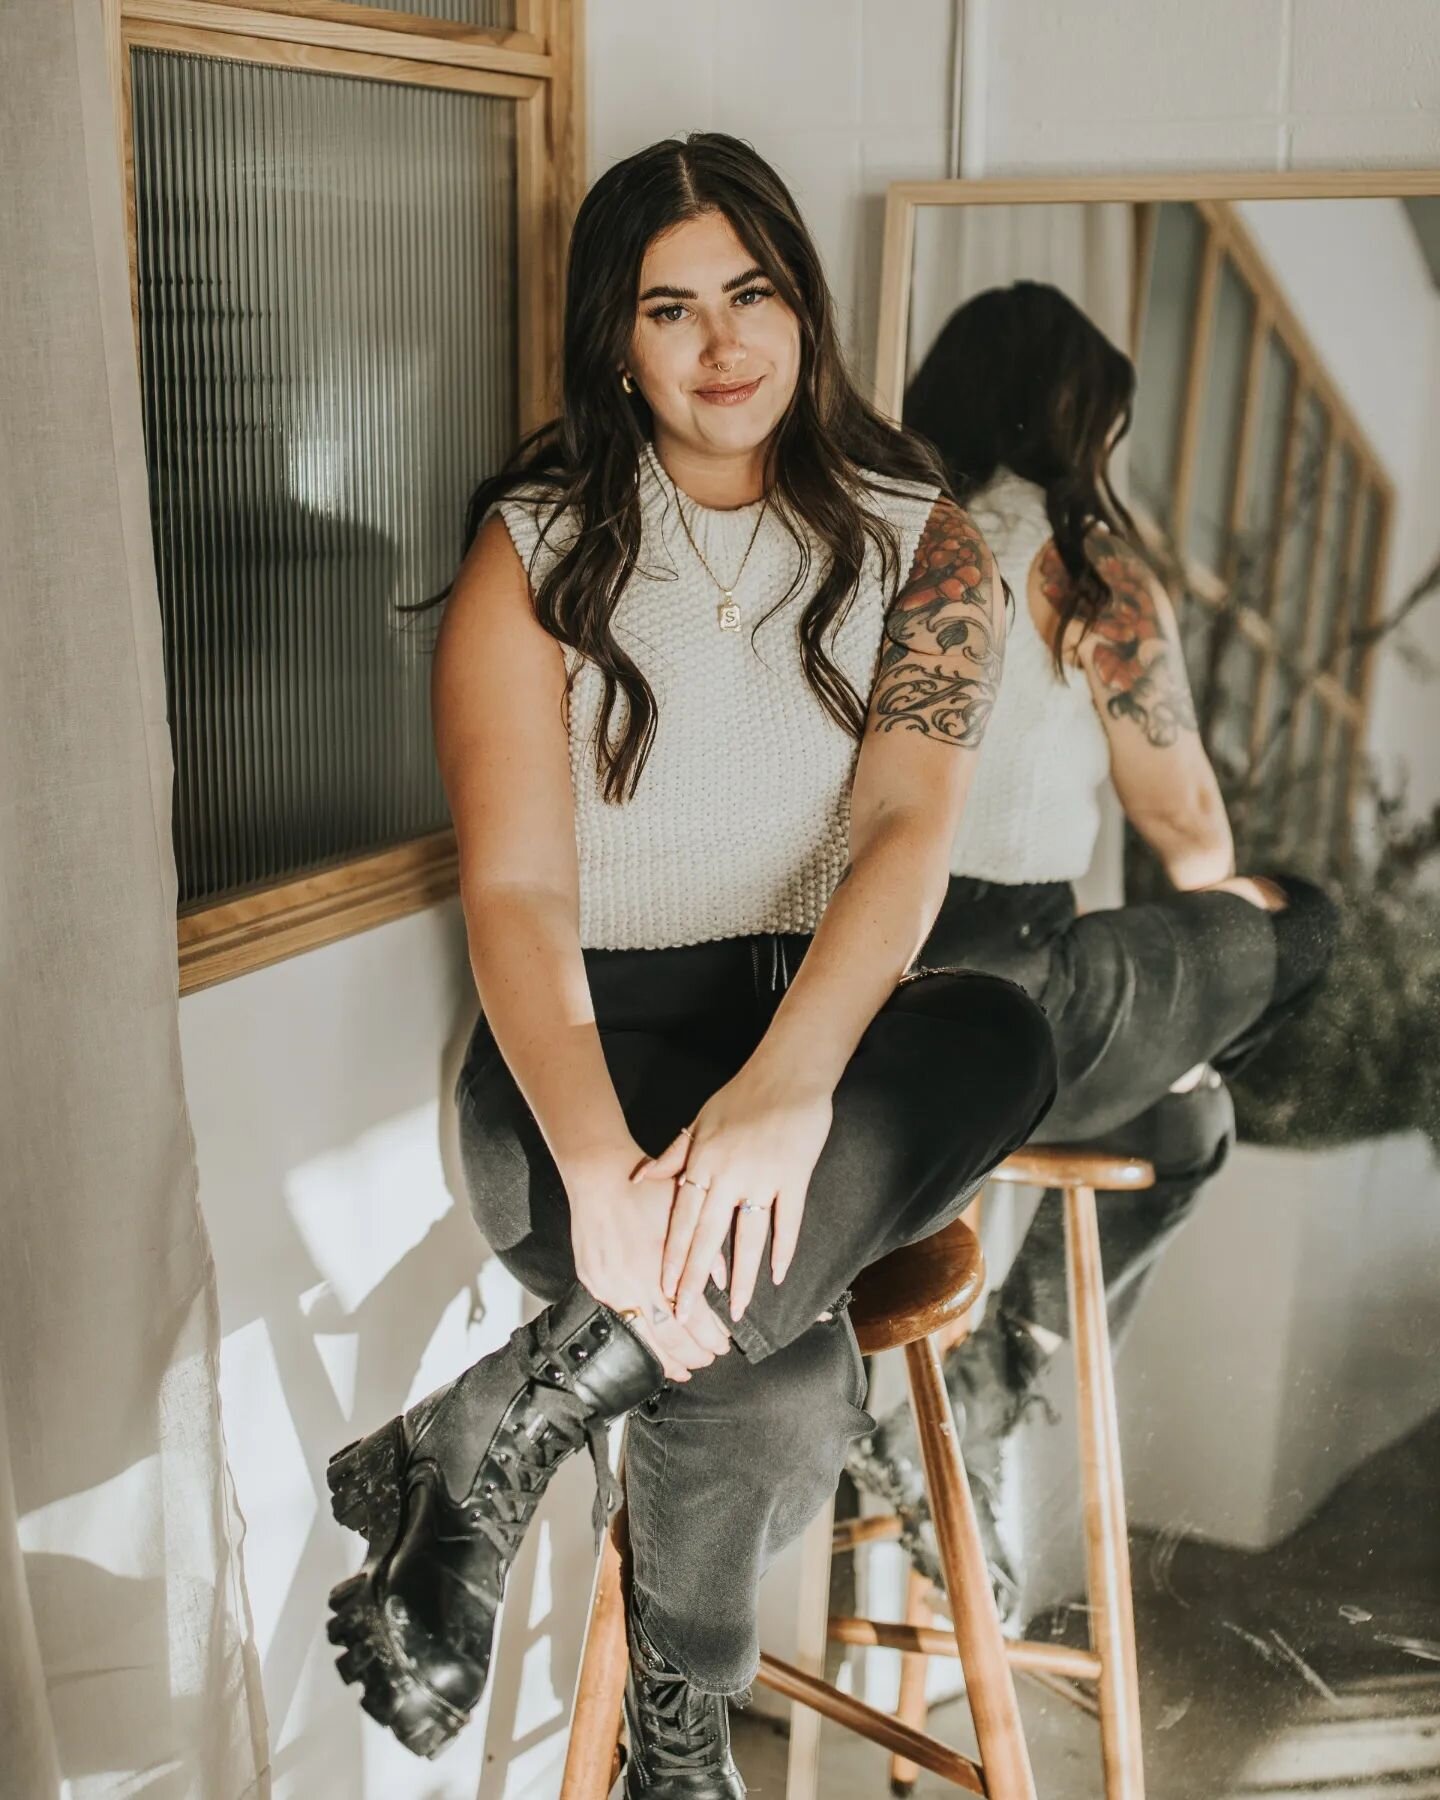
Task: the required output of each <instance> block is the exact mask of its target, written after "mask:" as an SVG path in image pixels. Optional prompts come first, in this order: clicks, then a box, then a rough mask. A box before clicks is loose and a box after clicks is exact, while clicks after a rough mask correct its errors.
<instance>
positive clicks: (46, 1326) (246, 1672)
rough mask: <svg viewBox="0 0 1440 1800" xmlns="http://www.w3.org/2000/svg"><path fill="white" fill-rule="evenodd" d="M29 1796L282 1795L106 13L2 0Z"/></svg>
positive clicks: (13, 1217) (19, 1644)
mask: <svg viewBox="0 0 1440 1800" xmlns="http://www.w3.org/2000/svg"><path fill="white" fill-rule="evenodd" d="M0 31H3V42H4V46H5V53H6V54H5V82H4V87H3V97H0V169H3V170H4V179H3V181H0V326H3V329H0V959H3V960H0V971H3V975H0V979H3V995H0V1172H3V1173H0V1181H3V1194H0V1759H3V1768H0V1791H3V1792H4V1793H5V1794H6V1795H7V1796H11V1795H13V1796H16V1797H17V1800H43V1797H45V1796H50V1795H62V1794H63V1795H64V1796H65V1797H66V1800H72V1797H73V1800H90V1797H91V1796H100V1795H105V1796H111V1795H140V1794H144V1795H145V1796H147V1800H162V1797H163V1800H171V1797H172V1796H173V1797H175V1800H179V1797H180V1796H187V1797H188V1796H203V1797H204V1800H239V1797H240V1796H248V1795H262V1794H265V1793H267V1792H268V1791H269V1780H268V1774H267V1772H266V1752H265V1729H264V1719H263V1716H262V1711H261V1706H260V1699H259V1695H260V1686H259V1681H258V1677H257V1673H256V1671H255V1669H254V1667H253V1657H252V1655H251V1653H250V1650H249V1646H248V1634H247V1628H246V1609H245V1604H244V1593H243V1587H242V1584H241V1579H240V1566H239V1559H238V1541H239V1529H238V1519H237V1517H236V1515H235V1511H234V1505H233V1499H232V1497H231V1492H230V1487H229V1480H228V1472H227V1470H226V1466H225V1460H224V1451H223V1445H222V1442H221V1436H220V1422H219V1415H218V1402H217V1392H216V1360H217V1352H218V1319H217V1309H216V1301H215V1287H214V1275H213V1270H212V1266H211V1260H210V1251H209V1245H208V1241H207V1238H206V1234H205V1230H204V1226H203V1224H202V1221H201V1218H200V1214H199V1210H198V1206H197V1200H196V1175H195V1165H194V1160H193V1145H192V1139H191V1134H190V1124H189V1118H188V1115H187V1111H186V1105H185V1096H184V1092H183V1090H182V1086H181V1073H180V1050H179V1032H178V1011H177V984H176V953H175V924H174V917H175V897H176V878H175V865H174V859H173V856H172V853H171V846H170V796H171V780H172V763H171V752H170V740H169V733H168V729H167V725H166V717H165V683H164V676H163V666H162V661H161V630H160V615H159V606H158V600H157V595H156V586H155V574H154V567H153V563H152V556H151V543H150V525H149V508H148V502H147V484H146V474H145V463H144V455H143V444H142V437H141V426H140V400H139V390H138V380H137V370H136V362H135V347H134V336H133V330H132V325H131V316H130V298H129V277H128V272H127V265H126V253H125V242H124V232H123V219H122V211H121V198H120V182H119V175H118V170H117V156H116V134H115V125H114V119H113V114H112V108H111V102H110V90H109V83H108V76H107V68H106V40H105V34H104V23H103V18H102V7H101V0H0Z"/></svg>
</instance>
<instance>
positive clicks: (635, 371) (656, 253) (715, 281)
mask: <svg viewBox="0 0 1440 1800" xmlns="http://www.w3.org/2000/svg"><path fill="white" fill-rule="evenodd" d="M627 367H628V368H629V371H630V374H631V376H632V378H633V380H634V381H635V384H636V386H637V387H638V388H639V389H640V391H641V393H642V394H644V396H645V399H646V400H647V401H648V402H649V405H650V409H651V411H652V412H653V413H654V415H655V435H656V439H657V441H664V440H666V439H668V440H669V441H670V442H672V443H676V442H678V443H679V444H681V445H683V446H684V447H685V448H686V449H689V450H691V451H693V452H696V453H698V454H700V455H722V456H731V455H735V454H737V453H744V452H745V451H749V450H753V449H755V448H756V447H757V446H758V445H760V444H763V443H764V442H765V440H766V439H767V438H768V437H769V435H770V433H771V432H772V431H773V430H774V428H775V426H776V425H777V424H778V422H779V420H780V417H781V415H782V414H783V413H784V411H785V409H786V407H787V406H788V405H789V404H790V396H791V395H792V394H793V393H794V391H795V383H796V381H797V380H798V379H799V374H800V326H799V322H798V321H797V319H796V317H795V314H794V313H793V312H792V311H791V310H790V308H789V307H788V306H787V305H786V304H785V302H784V301H783V300H782V299H781V298H780V296H779V294H777V293H776V291H775V289H774V288H773V287H772V286H771V284H770V282H769V281H768V280H767V279H766V277H765V276H764V275H763V274H761V272H760V270H759V269H758V268H757V267H756V266H755V259H754V258H753V257H752V256H751V254H750V253H749V251H748V250H747V249H746V248H745V246H744V244H742V243H741V241H740V239H739V237H738V236H737V235H736V233H735V228H734V227H733V226H732V225H731V223H730V221H729V220H728V219H727V218H726V217H725V215H724V214H723V213H720V212H709V213H706V214H704V215H703V216H702V217H700V218H698V219H687V220H685V221H684V222H683V223H682V224H680V225H675V226H672V227H671V228H670V230H668V231H665V232H662V233H661V234H660V235H659V236H658V237H656V238H654V239H652V240H651V242H650V245H649V247H648V249H647V250H646V252H645V260H644V262H643V263H642V264H641V268H640V286H639V299H638V300H637V302H636V307H635V329H634V332H633V334H632V336H631V340H630V355H629V358H628V362H627ZM726 388H729V389H731V390H733V391H732V393H731V394H730V396H729V397H728V398H727V397H726V396H725V395H724V394H723V393H722V392H719V391H718V390H723V389H726Z"/></svg>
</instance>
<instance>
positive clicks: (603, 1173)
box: [565, 1143, 730, 1381]
mask: <svg viewBox="0 0 1440 1800" xmlns="http://www.w3.org/2000/svg"><path fill="white" fill-rule="evenodd" d="M645 1160H646V1159H645V1152H644V1150H643V1149H642V1148H641V1147H640V1145H639V1144H634V1143H632V1144H631V1145H630V1146H628V1148H627V1147H626V1146H623V1145H622V1146H620V1147H619V1148H617V1149H616V1150H615V1151H613V1152H608V1153H605V1154H601V1155H597V1156H596V1157H594V1158H593V1159H591V1160H590V1161H589V1162H587V1163H586V1164H585V1166H584V1167H583V1168H580V1169H572V1170H568V1171H567V1173H566V1179H565V1188H566V1192H567V1194H568V1196H569V1199H570V1239H571V1244H572V1246H573V1249H574V1253H575V1273H576V1275H577V1276H578V1277H579V1279H580V1282H581V1285H582V1286H583V1287H584V1288H585V1289H586V1290H587V1291H588V1292H589V1293H591V1294H593V1295H594V1296H595V1298H596V1299H597V1300H601V1301H603V1302H604V1303H605V1305H606V1306H608V1307H610V1308H611V1309H612V1310H613V1311H615V1312H620V1313H634V1314H635V1315H636V1316H635V1317H633V1318H631V1319H630V1320H629V1323H630V1325H631V1327H632V1329H633V1330H635V1331H636V1332H637V1333H638V1334H639V1335H640V1336H641V1337H642V1338H644V1340H645V1341H646V1343H647V1344H649V1345H650V1347H651V1349H652V1350H654V1352H655V1354H656V1355H657V1356H658V1357H659V1359H660V1361H661V1362H662V1364H663V1365H664V1368H665V1373H666V1375H667V1377H668V1378H669V1379H670V1380H671V1381H688V1380H689V1379H690V1373H691V1371H692V1370H693V1369H703V1368H705V1367H706V1366H707V1364H709V1363H712V1362H714V1360H715V1358H716V1357H717V1356H723V1355H724V1354H725V1352H726V1351H727V1350H728V1349H729V1348H730V1336H729V1333H728V1332H727V1331H726V1330H725V1327H724V1325H723V1324H722V1323H721V1322H720V1320H719V1319H717V1318H716V1317H715V1316H714V1314H713V1313H712V1312H711V1311H710V1309H709V1307H701V1308H700V1309H699V1311H698V1312H697V1313H696V1315H695V1316H694V1317H693V1318H691V1319H688V1320H685V1321H684V1322H682V1321H680V1320H679V1319H676V1318H675V1317H674V1316H673V1315H672V1313H671V1310H670V1305H669V1301H668V1299H667V1298H666V1296H665V1293H664V1291H663V1289H662V1285H661V1264H662V1261H663V1258H664V1253H665V1239H666V1235H667V1232H668V1231H669V1227H670V1212H671V1204H672V1199H673V1189H672V1188H671V1187H670V1186H669V1185H666V1186H660V1185H658V1184H657V1183H653V1182H635V1181H632V1180H631V1178H630V1177H631V1174H632V1172H633V1171H634V1169H635V1168H636V1166H637V1165H638V1164H641V1163H643V1162H644V1161H645Z"/></svg>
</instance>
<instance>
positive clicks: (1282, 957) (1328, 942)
mask: <svg viewBox="0 0 1440 1800" xmlns="http://www.w3.org/2000/svg"><path fill="white" fill-rule="evenodd" d="M1265 875H1266V878H1267V879H1268V880H1270V881H1273V882H1274V883H1275V884H1276V886H1277V887H1279V888H1281V889H1282V890H1283V892H1284V894H1285V905H1284V906H1283V907H1281V908H1280V910H1279V911H1278V912H1273V913H1271V914H1270V922H1271V924H1272V925H1273V927H1274V930H1275V951H1276V993H1275V999H1276V1000H1277V1001H1284V1000H1287V999H1289V998H1290V997H1291V996H1292V995H1294V994H1297V993H1299V992H1300V991H1301V990H1302V989H1303V988H1307V987H1310V986H1312V985H1313V984H1314V983H1315V982H1317V981H1319V980H1320V978H1321V977H1322V976H1323V975H1324V974H1325V972H1326V970H1327V969H1328V968H1329V966H1330V963H1331V960H1332V958H1333V957H1334V955H1335V947H1336V944H1337V943H1338V942H1339V938H1340V908H1339V907H1338V906H1337V905H1336V904H1335V902H1334V901H1333V900H1332V899H1331V898H1330V896H1329V895H1328V894H1327V893H1326V892H1325V890H1324V888H1322V887H1317V886H1316V884H1315V883H1314V882H1313V881H1307V880H1306V879H1305V878H1304V876H1303V875H1291V874H1288V873H1286V872H1284V871H1281V870H1269V869H1267V870H1266V871H1265Z"/></svg>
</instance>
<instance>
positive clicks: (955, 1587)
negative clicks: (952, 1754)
mask: <svg viewBox="0 0 1440 1800" xmlns="http://www.w3.org/2000/svg"><path fill="white" fill-rule="evenodd" d="M905 1364H906V1368H907V1370H908V1372H909V1376H910V1397H911V1402H912V1404H913V1405H914V1408H915V1425H916V1429H917V1431H918V1433H919V1437H920V1450H921V1454H922V1457H923V1459H924V1463H925V1480H926V1484H927V1486H928V1488H929V1490H930V1510H931V1513H932V1515H933V1517H934V1521H935V1536H936V1538H937V1540H938V1542H939V1547H940V1561H941V1565H942V1566H943V1568H944V1570H945V1585H946V1588H947V1590H948V1592H949V1596H950V1611H951V1616H952V1618H953V1620H954V1625H955V1641H956V1644H957V1646H958V1648H959V1651H960V1664H961V1667H962V1668H963V1669H964V1671H965V1689H966V1694H967V1696H968V1698H969V1701H970V1713H971V1716H972V1718H973V1719H974V1721H975V1735H976V1737H977V1738H978V1739H979V1743H980V1760H981V1763H982V1765H983V1767H984V1771H985V1791H986V1793H987V1794H988V1795H989V1796H990V1800H1035V1778H1034V1776H1033V1775H1032V1774H1031V1772H1030V1755H1029V1752H1028V1750H1027V1749H1026V1747H1025V1734H1024V1731H1023V1729H1022V1727H1021V1724H1020V1708H1019V1706H1018V1705H1017V1703H1016V1700H1015V1683H1014V1681H1013V1680H1012V1678H1011V1674H1010V1664H1009V1660H1008V1658H1007V1657H1006V1654H1005V1639H1004V1637H1003V1636H1002V1635H1001V1631H1000V1619H999V1615H998V1614H997V1613H996V1611H995V1596H994V1595H993V1594H992V1593H991V1591H990V1577H989V1575H988V1574H987V1572H986V1568H985V1552H984V1549H983V1548H982V1547H981V1543H980V1532H979V1528H978V1527H977V1525H976V1523H975V1506H974V1502H973V1501H972V1500H971V1498H970V1484H969V1482H968V1481H967V1480H966V1478H965V1465H964V1463H963V1462H962V1461H961V1460H960V1448H959V1445H958V1444H957V1443H956V1440H955V1420H954V1417H953V1415H952V1414H951V1411H950V1398H949V1395H948V1394H947V1393H946V1392H945V1380H944V1377H943V1376H942V1374H941V1372H940V1358H939V1356H938V1355H937V1354H936V1352H935V1346H934V1344H933V1343H932V1342H931V1341H930V1339H929V1338H921V1339H920V1340H919V1342H918V1343H913V1344H907V1345H906V1346H905Z"/></svg>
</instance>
